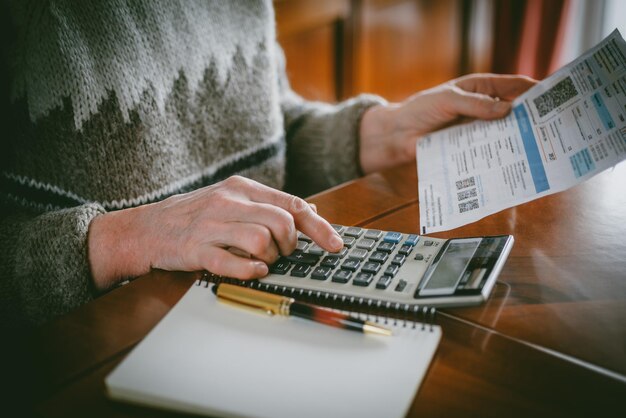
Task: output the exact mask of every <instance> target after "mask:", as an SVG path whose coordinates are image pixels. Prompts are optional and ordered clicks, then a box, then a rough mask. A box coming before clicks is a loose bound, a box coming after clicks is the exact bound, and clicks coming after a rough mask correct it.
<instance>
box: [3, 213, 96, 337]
mask: <svg viewBox="0 0 626 418" xmlns="http://www.w3.org/2000/svg"><path fill="white" fill-rule="evenodd" d="M104 212H105V211H104V209H103V208H102V207H101V206H100V205H97V204H86V205H82V206H79V207H76V208H70V209H64V210H59V211H55V212H48V213H44V214H42V215H40V216H38V217H36V218H34V219H32V220H30V221H29V222H26V223H25V224H24V225H23V228H20V229H21V230H20V236H19V237H18V238H17V244H18V246H17V248H16V252H15V256H16V260H18V262H17V263H16V264H15V274H14V279H15V281H16V282H15V284H16V285H17V287H18V288H19V289H20V294H21V299H22V300H21V305H22V309H24V310H25V311H24V312H23V317H25V318H27V320H28V321H29V322H31V323H35V324H38V323H43V322H45V321H47V320H48V319H50V318H52V317H55V316H59V315H61V314H64V313H66V312H69V311H71V310H73V309H75V308H76V307H78V306H80V305H81V304H83V303H85V302H87V301H89V300H91V299H93V298H94V297H95V296H96V290H95V287H94V285H93V282H92V280H91V271H90V267H89V258H88V252H87V234H88V230H89V224H90V222H91V220H92V219H93V218H95V217H96V216H98V215H100V214H102V213H104Z"/></svg>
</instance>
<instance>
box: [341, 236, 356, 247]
mask: <svg viewBox="0 0 626 418" xmlns="http://www.w3.org/2000/svg"><path fill="white" fill-rule="evenodd" d="M341 239H343V245H344V246H346V247H348V248H352V246H353V245H354V243H355V242H356V238H354V237H347V236H345V235H344V236H343V237H341Z"/></svg>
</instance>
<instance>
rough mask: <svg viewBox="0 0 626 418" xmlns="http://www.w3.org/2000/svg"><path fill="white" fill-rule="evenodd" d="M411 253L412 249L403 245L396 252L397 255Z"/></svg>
mask: <svg viewBox="0 0 626 418" xmlns="http://www.w3.org/2000/svg"><path fill="white" fill-rule="evenodd" d="M411 251H413V247H412V246H410V245H403V246H402V247H400V249H399V250H398V254H402V255H409V254H411Z"/></svg>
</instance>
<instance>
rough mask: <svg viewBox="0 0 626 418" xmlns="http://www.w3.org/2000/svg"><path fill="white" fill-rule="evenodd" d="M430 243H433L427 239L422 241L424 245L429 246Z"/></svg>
mask: <svg viewBox="0 0 626 418" xmlns="http://www.w3.org/2000/svg"><path fill="white" fill-rule="evenodd" d="M432 245H433V242H432V241H431V240H428V239H427V240H426V241H424V246H425V247H430V246H432Z"/></svg>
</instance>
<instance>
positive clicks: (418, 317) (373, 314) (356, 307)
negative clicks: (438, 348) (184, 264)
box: [197, 272, 437, 331]
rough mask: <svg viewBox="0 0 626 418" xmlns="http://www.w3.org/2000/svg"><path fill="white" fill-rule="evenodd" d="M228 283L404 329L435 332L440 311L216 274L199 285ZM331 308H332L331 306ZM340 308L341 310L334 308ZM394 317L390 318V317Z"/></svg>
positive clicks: (432, 308)
mask: <svg viewBox="0 0 626 418" xmlns="http://www.w3.org/2000/svg"><path fill="white" fill-rule="evenodd" d="M210 283H213V284H220V283H228V284H234V285H238V286H244V287H249V288H251V289H257V290H262V291H265V292H270V293H275V294H278V295H282V296H288V297H294V298H298V299H299V300H302V301H309V302H315V303H317V304H320V305H322V306H324V307H326V308H330V309H332V310H335V311H339V312H343V313H347V314H350V315H353V316H356V317H358V318H360V319H363V320H366V321H372V322H375V323H379V324H383V325H393V326H400V327H404V328H413V329H417V328H418V327H420V326H421V329H422V330H426V329H428V330H430V331H432V330H433V325H434V324H435V315H436V313H437V310H436V309H435V308H434V307H431V306H422V305H418V304H409V303H404V304H402V303H398V302H396V303H391V302H386V301H381V300H379V299H373V298H362V297H354V296H345V295H340V294H337V293H332V292H322V291H319V290H307V289H301V288H297V287H289V286H278V285H275V284H268V283H263V282H262V281H259V280H239V279H232V278H229V277H223V276H218V275H216V274H213V273H208V272H205V273H203V275H202V277H201V278H200V280H199V281H198V282H197V286H203V285H204V287H207V288H208V287H209V284H210ZM329 305H332V306H329ZM335 306H340V307H341V308H340V309H337V308H335ZM389 313H391V314H393V316H388V315H387V314H389Z"/></svg>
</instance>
